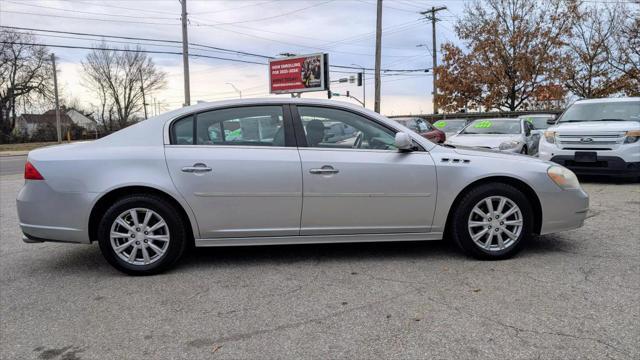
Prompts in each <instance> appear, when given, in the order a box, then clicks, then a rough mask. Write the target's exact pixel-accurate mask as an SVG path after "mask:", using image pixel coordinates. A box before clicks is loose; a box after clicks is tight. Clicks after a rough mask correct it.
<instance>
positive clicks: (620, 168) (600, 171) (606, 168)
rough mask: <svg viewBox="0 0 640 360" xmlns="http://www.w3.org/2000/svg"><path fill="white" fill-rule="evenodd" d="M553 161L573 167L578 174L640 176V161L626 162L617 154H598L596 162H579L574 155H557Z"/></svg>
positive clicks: (572, 169)
mask: <svg viewBox="0 0 640 360" xmlns="http://www.w3.org/2000/svg"><path fill="white" fill-rule="evenodd" d="M551 161H553V162H555V163H558V164H560V165H562V166H564V167H566V168H569V169H571V171H573V172H575V173H576V174H578V175H616V176H624V177H635V176H640V162H625V161H624V160H623V159H621V158H619V157H617V156H600V155H598V157H597V161H595V162H577V161H575V156H573V155H556V156H554V157H552V158H551Z"/></svg>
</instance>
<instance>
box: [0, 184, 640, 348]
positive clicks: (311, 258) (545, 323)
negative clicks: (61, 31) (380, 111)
mask: <svg viewBox="0 0 640 360" xmlns="http://www.w3.org/2000/svg"><path fill="white" fill-rule="evenodd" d="M22 182H23V180H22V179H21V177H20V176H19V175H13V176H1V177H0V190H1V192H0V211H1V221H0V237H1V239H0V358H1V359H133V358H149V359H186V358H189V359H218V358H220V359H276V358H278V359H281V358H300V359H307V358H309V359H311V358H323V359H324V358H345V359H378V358H384V359H428V358H438V359H496V358H500V359H538V358H541V359H585V358H586V359H605V358H613V359H638V358H640V348H639V345H638V344H640V305H639V304H640V301H639V300H640V286H639V284H640V261H639V260H638V256H639V255H640V241H638V240H639V239H640V227H639V226H638V224H639V223H640V186H639V185H638V184H613V183H587V184H585V189H586V190H587V191H588V192H589V193H590V195H591V209H592V211H591V212H590V215H589V216H590V217H589V218H588V219H587V221H586V224H585V226H584V227H583V228H581V229H577V230H573V231H568V232H563V233H559V234H555V235H549V236H542V237H540V238H538V239H536V240H535V241H533V242H532V243H531V244H529V245H530V246H528V248H527V249H525V251H523V252H522V253H521V254H520V255H519V256H517V257H516V258H514V259H511V260H505V261H498V262H490V261H476V260H473V259H470V258H467V257H465V256H463V255H461V254H460V253H459V252H457V251H456V250H455V248H453V247H452V246H450V245H449V244H448V243H447V242H444V241H435V242H410V243H371V244H340V245H305V246H274V247H251V248H242V247H237V248H222V249H220V248H218V249H205V250H196V251H194V252H193V253H192V254H190V255H188V256H187V257H186V258H185V259H184V260H183V261H182V262H181V263H180V264H179V266H178V267H177V268H176V269H174V270H172V271H170V272H168V273H166V274H163V275H158V276H152V277H129V276H125V275H123V274H121V273H119V272H117V271H116V270H114V269H113V268H111V267H110V266H109V265H108V264H107V263H106V262H105V261H104V260H103V259H102V256H101V255H100V251H99V249H98V247H97V245H95V244H94V245H70V244H58V243H44V244H30V245H28V244H24V243H22V242H21V240H20V231H19V229H18V223H17V216H16V209H15V203H14V199H15V196H16V193H17V191H18V190H19V188H20V186H21V184H22Z"/></svg>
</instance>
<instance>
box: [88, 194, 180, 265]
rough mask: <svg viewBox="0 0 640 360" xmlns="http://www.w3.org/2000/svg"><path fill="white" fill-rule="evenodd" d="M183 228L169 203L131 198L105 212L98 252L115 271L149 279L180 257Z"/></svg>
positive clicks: (151, 196) (162, 200)
mask: <svg viewBox="0 0 640 360" xmlns="http://www.w3.org/2000/svg"><path fill="white" fill-rule="evenodd" d="M186 234H187V232H186V231H185V224H184V222H183V220H182V219H181V217H180V216H179V215H178V211H177V209H175V208H174V207H173V206H172V205H171V204H170V203H168V202H167V201H165V200H164V199H162V198H161V197H158V196H154V195H147V194H141V195H131V196H128V197H125V198H122V199H120V200H118V201H116V202H115V203H114V204H113V205H111V207H109V209H107V211H106V212H105V214H104V216H103V218H102V221H101V222H100V225H99V228H98V241H99V244H100V250H101V251H102V254H103V256H104V257H105V259H106V260H107V261H108V262H109V263H110V264H111V265H113V266H114V267H115V268H116V269H118V270H120V271H122V272H124V273H127V274H130V275H151V274H156V273H159V272H162V271H164V270H166V269H168V268H169V267H171V266H172V265H173V264H174V263H175V262H176V261H177V260H178V259H179V258H180V256H181V255H182V253H183V252H184V249H185V244H186V243H187V241H186Z"/></svg>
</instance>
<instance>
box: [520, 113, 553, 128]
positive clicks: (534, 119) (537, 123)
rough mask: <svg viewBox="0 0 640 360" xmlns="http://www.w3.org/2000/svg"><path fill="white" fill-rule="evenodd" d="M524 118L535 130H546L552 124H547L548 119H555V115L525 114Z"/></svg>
mask: <svg viewBox="0 0 640 360" xmlns="http://www.w3.org/2000/svg"><path fill="white" fill-rule="evenodd" d="M522 119H524V120H525V121H528V122H529V123H530V124H531V125H533V129H534V130H544V129H546V128H548V127H549V126H551V125H549V124H547V120H553V119H555V116H525V117H522Z"/></svg>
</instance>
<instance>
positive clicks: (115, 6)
mask: <svg viewBox="0 0 640 360" xmlns="http://www.w3.org/2000/svg"><path fill="white" fill-rule="evenodd" d="M59 1H65V2H72V3H74V4H75V3H78V2H80V3H85V4H87V5H91V6H99V7H103V8H107V9H108V8H114V9H122V10H131V11H140V12H145V13H156V14H167V15H174V14H175V13H174V12H169V11H161V10H154V9H139V8H130V7H124V6H117V5H113V4H109V5H101V4H96V3H94V2H88V1H79V0H59Z"/></svg>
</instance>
